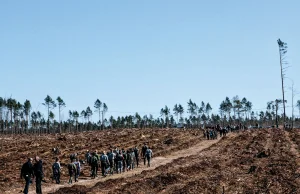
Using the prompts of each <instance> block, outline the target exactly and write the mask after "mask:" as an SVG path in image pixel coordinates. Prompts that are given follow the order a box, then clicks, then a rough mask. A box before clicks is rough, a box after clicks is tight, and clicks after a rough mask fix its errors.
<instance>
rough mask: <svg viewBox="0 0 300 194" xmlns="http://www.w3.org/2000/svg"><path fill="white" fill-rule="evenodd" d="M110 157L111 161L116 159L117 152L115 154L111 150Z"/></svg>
mask: <svg viewBox="0 0 300 194" xmlns="http://www.w3.org/2000/svg"><path fill="white" fill-rule="evenodd" d="M108 159H109V160H110V161H112V160H114V159H115V154H114V153H113V152H110V153H109V154H108Z"/></svg>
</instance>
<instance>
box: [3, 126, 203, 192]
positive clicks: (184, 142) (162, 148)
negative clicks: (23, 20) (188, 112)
mask: <svg viewBox="0 0 300 194" xmlns="http://www.w3.org/2000/svg"><path fill="white" fill-rule="evenodd" d="M202 136H203V135H202V133H201V132H200V131H196V130H194V131H183V130H179V129H164V130H162V129H143V130H140V129H124V130H109V131H92V132H84V133H79V134H65V135H62V136H55V135H44V136H39V137H37V136H26V135H22V136H13V137H11V136H4V137H2V138H1V139H0V141H1V144H2V152H1V154H0V190H1V191H6V192H8V193H16V192H20V191H21V190H22V187H23V184H24V183H23V180H22V179H19V176H20V168H21V166H22V164H23V163H24V162H25V161H26V158H27V157H34V156H35V155H39V156H40V157H41V158H42V160H43V163H44V173H45V177H46V181H47V183H44V184H43V187H48V186H51V185H53V184H52V183H51V175H52V172H51V171H52V170H51V166H52V163H53V162H54V158H55V157H56V156H58V157H59V158H60V159H61V165H62V167H63V170H62V182H63V183H64V182H66V181H67V168H66V165H67V164H68V162H69V155H70V154H71V153H75V152H76V153H78V154H79V158H80V159H84V154H85V152H86V150H91V151H94V150H98V151H102V150H108V149H109V147H110V146H118V147H120V148H125V149H127V148H130V147H133V146H136V145H137V146H139V147H141V144H143V143H144V142H147V143H148V144H149V145H150V146H151V147H152V148H153V150H154V151H155V156H156V157H157V156H165V155H168V154H170V153H172V152H174V151H178V150H182V149H186V148H188V147H190V146H193V145H196V144H197V143H199V142H201V141H203V137H202ZM170 139H171V140H172V141H171V142H172V143H171V144H166V143H165V141H166V140H170ZM54 147H59V148H60V151H61V154H60V155H55V154H54V153H52V152H51V149H52V148H54ZM89 169H90V168H89V167H86V168H83V171H82V176H81V178H82V179H89V176H88V175H89ZM31 189H32V188H31Z"/></svg>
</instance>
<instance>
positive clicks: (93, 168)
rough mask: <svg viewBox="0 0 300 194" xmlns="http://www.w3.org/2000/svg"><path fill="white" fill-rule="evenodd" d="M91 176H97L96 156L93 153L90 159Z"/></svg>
mask: <svg viewBox="0 0 300 194" xmlns="http://www.w3.org/2000/svg"><path fill="white" fill-rule="evenodd" d="M90 163H91V171H92V172H91V176H92V178H96V176H97V166H98V157H97V156H96V154H95V152H93V153H92V157H91V162H90Z"/></svg>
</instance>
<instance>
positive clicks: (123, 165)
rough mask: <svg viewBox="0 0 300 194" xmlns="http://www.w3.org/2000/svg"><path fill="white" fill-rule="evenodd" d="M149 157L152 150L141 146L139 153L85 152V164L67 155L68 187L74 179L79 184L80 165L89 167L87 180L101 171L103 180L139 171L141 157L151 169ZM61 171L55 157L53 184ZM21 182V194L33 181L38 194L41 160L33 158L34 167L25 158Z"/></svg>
mask: <svg viewBox="0 0 300 194" xmlns="http://www.w3.org/2000/svg"><path fill="white" fill-rule="evenodd" d="M152 156H153V153H152V150H151V149H150V147H149V146H148V145H147V144H146V143H144V145H143V146H142V150H141V152H140V151H139V149H138V147H137V146H136V147H134V148H130V149H128V150H127V151H125V149H119V148H117V147H114V148H111V149H110V150H109V151H108V152H106V151H102V152H98V151H97V150H96V151H94V152H90V151H89V150H87V152H86V153H85V155H84V160H80V159H79V154H77V153H74V154H71V155H70V163H69V164H68V165H67V169H68V175H69V181H68V183H69V184H72V183H73V178H74V181H75V182H78V178H79V176H80V172H81V166H82V165H86V166H87V165H88V166H90V169H91V171H90V176H91V177H92V178H96V177H97V176H98V172H99V169H100V168H101V172H102V176H103V177H106V176H107V175H113V174H114V173H118V174H119V173H123V172H125V171H129V170H133V169H134V168H136V167H139V162H140V160H139V159H140V157H141V158H142V159H143V160H144V165H146V164H147V167H150V165H151V158H152ZM61 169H62V168H61V165H60V160H59V158H58V157H57V158H55V162H54V163H53V165H52V172H53V176H52V180H53V181H55V182H56V184H60V183H61V181H60V178H61ZM20 178H24V179H25V188H24V191H23V193H24V194H28V189H29V185H30V183H32V180H33V179H35V181H36V193H37V194H41V193H42V189H41V183H42V181H43V180H44V173H43V163H42V160H41V159H40V158H39V157H38V156H36V157H35V163H34V164H33V159H32V158H28V160H27V162H26V163H24V164H23V166H22V169H21V175H20Z"/></svg>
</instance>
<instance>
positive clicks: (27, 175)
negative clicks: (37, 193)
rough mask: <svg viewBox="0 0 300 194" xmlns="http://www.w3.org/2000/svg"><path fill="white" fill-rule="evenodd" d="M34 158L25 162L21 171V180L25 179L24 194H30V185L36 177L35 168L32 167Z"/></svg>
mask: <svg viewBox="0 0 300 194" xmlns="http://www.w3.org/2000/svg"><path fill="white" fill-rule="evenodd" d="M32 160H33V159H32V158H28V160H27V162H25V163H24V164H23V166H22V169H21V175H20V178H21V179H22V178H24V179H25V188H24V191H23V193H24V194H28V189H29V185H30V182H31V178H32V177H34V172H33V166H32Z"/></svg>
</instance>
